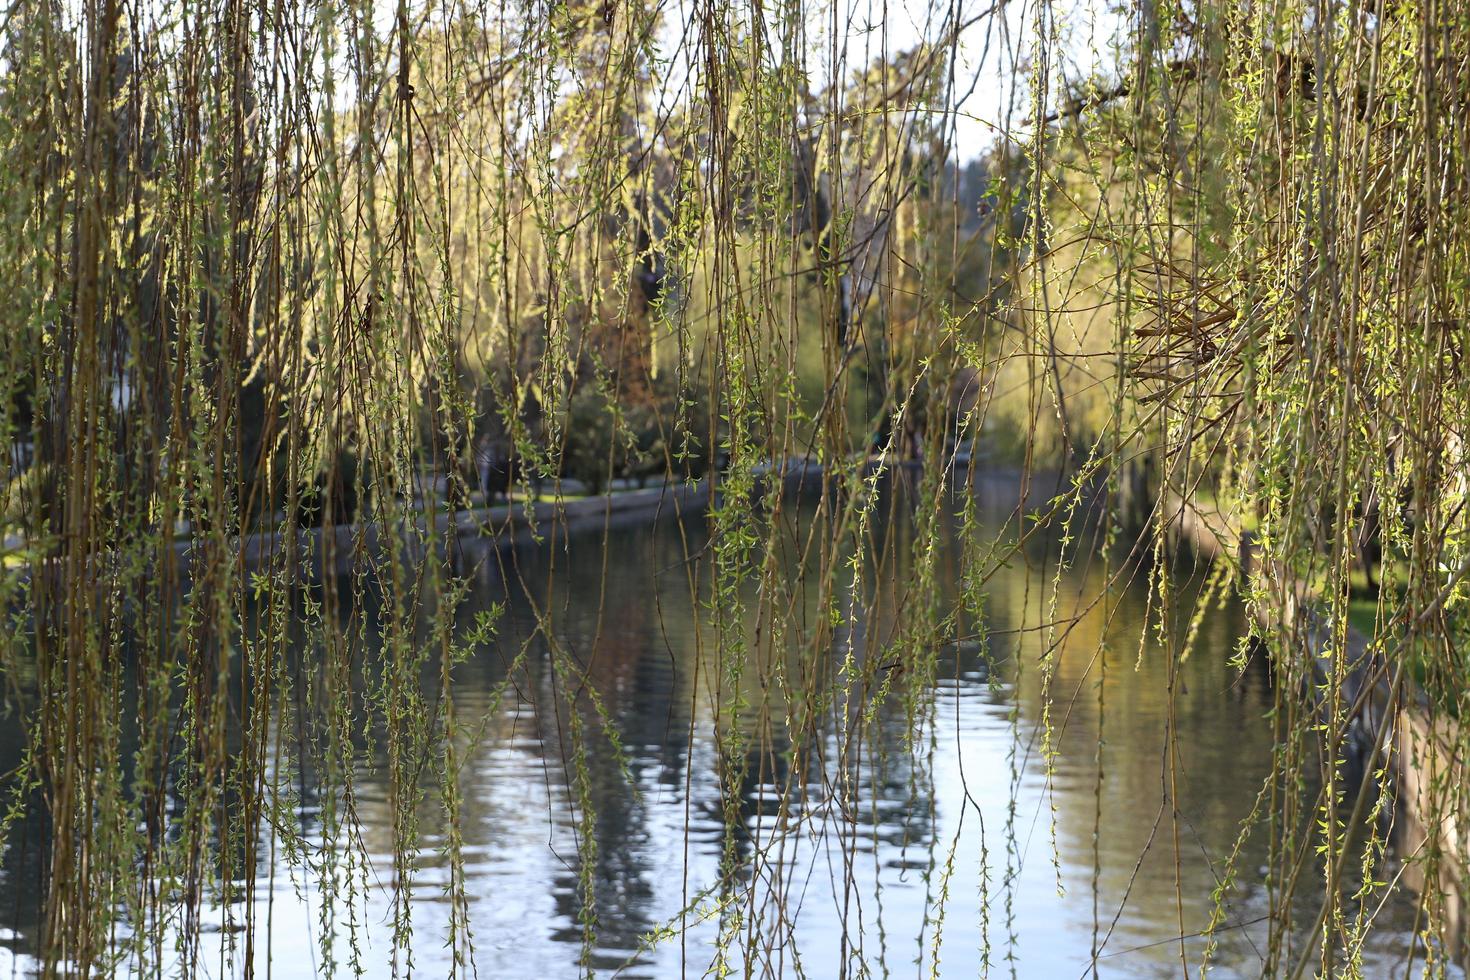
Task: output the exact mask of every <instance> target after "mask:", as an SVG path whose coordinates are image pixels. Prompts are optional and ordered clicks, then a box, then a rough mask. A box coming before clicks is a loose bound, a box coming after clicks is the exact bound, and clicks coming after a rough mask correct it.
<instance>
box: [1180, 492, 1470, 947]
mask: <svg viewBox="0 0 1470 980" xmlns="http://www.w3.org/2000/svg"><path fill="white" fill-rule="evenodd" d="M1168 506H1169V508H1170V510H1169V514H1168V515H1167V516H1168V518H1169V519H1168V524H1169V526H1170V527H1171V528H1172V529H1174V530H1175V531H1176V532H1177V533H1178V534H1179V536H1180V538H1181V541H1182V542H1184V543H1187V544H1188V545H1190V546H1192V547H1193V548H1194V549H1195V551H1196V552H1197V553H1198V554H1200V555H1201V556H1202V557H1205V558H1208V559H1215V558H1226V559H1228V560H1232V561H1235V562H1236V563H1237V564H1238V565H1239V567H1240V569H1241V571H1242V574H1243V575H1244V576H1248V577H1251V578H1252V580H1253V581H1254V582H1255V583H1256V584H1257V585H1262V584H1264V586H1265V589H1264V595H1265V601H1264V602H1262V603H1259V604H1257V606H1256V614H1257V615H1258V616H1259V617H1261V619H1262V620H1263V625H1264V626H1266V627H1267V628H1269V629H1273V630H1286V631H1291V632H1295V633H1297V634H1298V635H1299V636H1300V637H1301V639H1302V646H1303V648H1304V649H1305V650H1307V651H1309V653H1308V655H1309V656H1311V658H1312V666H1313V668H1314V672H1315V675H1316V678H1317V681H1318V684H1317V692H1318V698H1319V702H1318V703H1319V708H1320V709H1321V710H1322V711H1323V713H1324V715H1326V714H1327V713H1328V712H1329V711H1330V710H1331V708H1332V705H1331V703H1330V702H1329V701H1328V700H1327V699H1328V698H1329V697H1331V696H1332V695H1331V692H1333V691H1334V690H1336V692H1337V695H1336V706H1337V707H1338V708H1339V709H1341V710H1342V712H1343V713H1344V714H1346V715H1347V716H1348V717H1350V718H1351V719H1352V720H1351V724H1350V726H1349V730H1348V731H1347V733H1346V735H1345V738H1346V740H1347V741H1348V743H1349V745H1350V747H1351V748H1352V749H1353V750H1354V751H1355V752H1356V753H1357V756H1358V759H1359V762H1362V763H1366V762H1369V761H1371V760H1374V759H1377V760H1378V761H1377V763H1376V764H1377V765H1382V764H1383V763H1384V762H1385V761H1386V762H1387V764H1388V765H1389V768H1390V771H1391V773H1392V775H1393V779H1394V790H1395V797H1396V800H1395V803H1396V806H1395V811H1394V814H1393V819H1394V827H1393V831H1394V842H1395V845H1396V847H1397V850H1398V853H1399V854H1401V855H1403V856H1404V857H1406V858H1410V857H1412V858H1415V859H1417V860H1416V861H1411V862H1410V863H1409V865H1408V866H1407V867H1406V869H1405V870H1406V878H1407V879H1408V883H1409V884H1411V885H1412V886H1413V887H1416V888H1418V889H1420V890H1421V891H1422V890H1423V888H1424V885H1425V884H1426V879H1427V878H1429V877H1430V876H1433V877H1437V878H1438V879H1439V885H1440V890H1441V891H1442V892H1443V893H1444V896H1445V899H1446V901H1445V906H1446V907H1445V909H1444V912H1445V918H1446V924H1447V926H1448V927H1449V932H1450V937H1449V938H1450V940H1451V945H1452V946H1453V947H1455V948H1453V949H1452V950H1451V953H1452V955H1458V954H1459V952H1460V951H1461V950H1462V949H1463V945H1462V940H1461V934H1462V932H1463V929H1464V923H1465V904H1466V901H1465V896H1466V887H1465V886H1466V884H1467V872H1470V848H1467V846H1466V844H1467V840H1470V837H1467V830H1470V825H1467V819H1466V812H1467V799H1466V793H1467V789H1470V787H1467V783H1466V779H1465V776H1466V760H1465V759H1464V758H1463V757H1462V747H1463V746H1464V744H1465V738H1464V732H1463V731H1462V729H1461V722H1460V720H1459V719H1457V718H1452V717H1447V716H1444V715H1443V714H1442V713H1441V714H1436V713H1435V712H1433V711H1432V710H1431V708H1430V705H1429V704H1428V701H1427V699H1426V698H1425V697H1424V695H1423V692H1422V691H1421V690H1420V689H1419V687H1418V685H1417V684H1416V683H1415V682H1414V681H1413V679H1412V678H1411V677H1409V676H1408V675H1407V671H1406V670H1403V669H1402V666H1401V665H1400V664H1399V663H1398V659H1399V658H1398V657H1396V656H1395V654H1396V651H1394V650H1393V649H1392V648H1391V647H1390V646H1385V645H1384V644H1381V643H1373V642H1370V641H1369V639H1368V637H1366V636H1364V635H1363V634H1362V633H1361V632H1359V631H1358V630H1356V629H1354V628H1353V627H1351V626H1349V627H1347V630H1346V642H1345V644H1344V646H1343V656H1342V658H1341V659H1340V660H1334V658H1333V656H1332V653H1331V649H1332V642H1331V637H1330V633H1329V628H1328V624H1327V623H1326V622H1325V618H1324V617H1323V615H1322V613H1321V611H1320V609H1319V606H1318V603H1317V602H1316V601H1315V600H1314V597H1313V596H1312V595H1311V593H1310V592H1309V590H1308V589H1307V588H1306V587H1305V585H1304V584H1303V583H1301V582H1300V581H1298V580H1295V579H1293V578H1292V577H1291V576H1289V575H1288V574H1286V573H1285V572H1284V571H1282V570H1281V569H1273V568H1266V567H1261V563H1262V559H1261V557H1260V555H1259V552H1258V549H1257V548H1256V546H1255V543H1254V541H1253V539H1252V536H1251V534H1250V533H1249V532H1246V531H1241V530H1238V529H1236V528H1235V527H1233V526H1232V524H1231V523H1230V522H1229V521H1227V520H1224V519H1223V518H1222V517H1221V516H1220V515H1219V514H1217V513H1213V512H1210V511H1208V510H1204V509H1201V508H1199V507H1196V506H1195V505H1193V504H1191V503H1190V502H1189V501H1186V500H1183V499H1180V498H1176V499H1174V500H1171V501H1170V502H1169V505H1168ZM1390 642H1391V641H1390ZM1396 680H1397V687H1398V690H1397V691H1395V681H1396Z"/></svg>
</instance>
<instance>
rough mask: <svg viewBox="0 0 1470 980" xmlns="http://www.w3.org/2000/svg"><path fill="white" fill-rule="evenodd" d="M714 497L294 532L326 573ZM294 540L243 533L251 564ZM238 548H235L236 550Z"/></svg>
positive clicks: (242, 550)
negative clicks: (391, 556)
mask: <svg viewBox="0 0 1470 980" xmlns="http://www.w3.org/2000/svg"><path fill="white" fill-rule="evenodd" d="M709 500H710V490H709V483H708V481H704V480H701V481H699V482H698V483H688V484H683V483H681V484H669V485H664V486H658V487H649V488H647V489H643V490H627V491H622V492H619V493H612V494H604V495H601V496H595V497H584V498H580V499H574V500H565V499H550V500H541V501H537V502H535V503H531V502H529V501H511V502H510V503H508V504H501V505H499V506H495V507H481V508H476V509H473V510H461V511H449V510H447V509H441V510H439V511H438V512H437V513H435V512H433V511H429V512H418V513H414V514H408V515H405V516H404V517H403V518H402V519H401V520H399V521H397V522H381V521H368V522H362V523H358V524H338V525H334V526H332V527H328V528H325V529H323V528H320V527H316V528H299V529H296V530H295V532H294V548H295V550H296V555H297V558H298V559H299V560H300V561H302V562H303V563H304V565H305V567H306V568H307V569H309V571H310V572H311V573H312V574H321V572H322V570H323V569H324V568H330V569H332V570H333V571H334V572H336V573H341V572H344V571H346V570H348V569H349V568H350V567H351V566H352V564H353V562H354V561H357V560H359V559H361V558H362V557H364V556H369V555H379V554H382V553H383V552H384V550H385V549H386V548H387V547H389V546H390V545H392V544H396V545H397V546H398V547H400V548H403V549H404V552H405V556H406V557H409V558H416V557H420V556H422V554H423V552H424V551H425V550H426V549H428V548H434V549H439V550H441V551H442V549H443V548H444V547H446V545H448V544H449V543H450V542H452V543H453V544H452V547H454V548H456V549H458V551H459V553H460V555H461V556H462V557H464V558H466V559H474V558H476V557H478V555H480V554H483V553H484V552H485V550H486V549H499V548H510V547H515V546H517V545H525V544H530V543H532V542H535V541H550V542H553V543H554V542H556V541H559V540H564V539H565V538H566V536H567V535H569V534H573V533H579V532H584V531H589V530H596V529H599V528H611V527H626V526H628V525H634V524H647V523H651V522H653V521H655V520H659V519H661V518H663V517H679V516H686V515H691V514H697V513H700V512H702V511H703V510H704V509H705V508H706V507H707V506H708V504H709ZM201 548H202V545H201V544H200V542H198V541H197V540H181V541H179V542H178V543H177V544H176V545H175V546H174V551H175V554H176V556H177V557H178V558H179V559H180V561H181V564H182V565H183V566H184V567H185V568H186V569H187V568H188V567H189V566H190V565H192V564H193V560H194V559H195V558H196V557H199V556H201V555H202V550H201ZM292 548H293V542H292V540H291V538H290V537H288V533H287V532H285V531H266V532H261V533H257V534H250V535H247V536H245V537H244V538H242V539H241V540H240V542H239V545H238V555H239V558H240V561H241V563H242V565H243V566H244V568H245V569H246V570H247V571H253V570H255V569H258V568H262V567H267V566H269V565H271V564H272V563H273V562H278V561H280V560H282V557H283V556H284V555H285V553H286V552H287V551H288V550H291V549H292ZM235 553H236V552H235V549H233V548H232V549H231V555H232V556H233V555H234V554H235Z"/></svg>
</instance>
